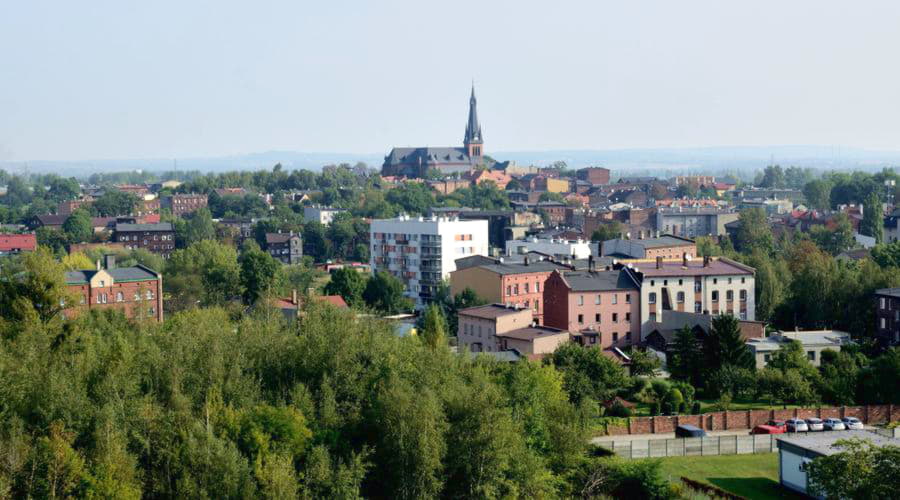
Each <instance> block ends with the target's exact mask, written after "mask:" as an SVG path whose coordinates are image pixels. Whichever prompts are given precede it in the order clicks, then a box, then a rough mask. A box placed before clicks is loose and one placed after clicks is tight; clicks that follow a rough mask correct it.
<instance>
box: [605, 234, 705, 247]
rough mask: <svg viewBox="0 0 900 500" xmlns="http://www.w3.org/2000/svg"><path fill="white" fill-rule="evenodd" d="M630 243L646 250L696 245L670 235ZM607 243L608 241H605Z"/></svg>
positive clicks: (692, 241) (691, 241) (685, 239)
mask: <svg viewBox="0 0 900 500" xmlns="http://www.w3.org/2000/svg"><path fill="white" fill-rule="evenodd" d="M616 240H617V239H612V240H607V241H611V242H612V241H616ZM628 242H629V243H630V244H632V245H637V246H641V247H644V248H663V247H679V246H690V245H695V244H696V243H694V240H689V239H687V238H680V237H678V236H673V235H670V234H665V235H662V236H660V237H659V238H646V239H633V240H628ZM604 243H606V241H604Z"/></svg>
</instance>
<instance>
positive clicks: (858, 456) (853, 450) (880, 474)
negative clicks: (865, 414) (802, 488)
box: [807, 439, 900, 500]
mask: <svg viewBox="0 0 900 500" xmlns="http://www.w3.org/2000/svg"><path fill="white" fill-rule="evenodd" d="M835 445H837V446H839V447H840V448H842V451H841V452H840V453H835V454H832V455H829V456H826V457H819V458H816V459H815V460H813V461H812V462H811V463H810V464H809V469H808V472H807V474H808V476H809V483H810V485H809V486H810V492H811V493H813V494H816V495H819V496H822V497H827V498H854V499H865V500H869V499H871V500H875V499H881V498H894V497H896V496H897V484H896V480H895V479H896V478H897V477H898V474H900V446H896V445H884V446H875V445H873V444H872V443H871V441H868V440H861V439H845V440H840V441H838V442H837V443H835Z"/></svg>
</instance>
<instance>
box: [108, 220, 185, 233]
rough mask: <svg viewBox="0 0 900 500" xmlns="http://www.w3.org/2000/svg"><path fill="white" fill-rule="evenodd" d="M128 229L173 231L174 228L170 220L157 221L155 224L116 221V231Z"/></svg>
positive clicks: (126, 230)
mask: <svg viewBox="0 0 900 500" xmlns="http://www.w3.org/2000/svg"><path fill="white" fill-rule="evenodd" d="M128 231H174V228H173V227H172V223H171V222H159V223H156V224H125V223H116V232H128Z"/></svg>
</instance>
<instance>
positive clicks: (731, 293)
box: [725, 290, 734, 302]
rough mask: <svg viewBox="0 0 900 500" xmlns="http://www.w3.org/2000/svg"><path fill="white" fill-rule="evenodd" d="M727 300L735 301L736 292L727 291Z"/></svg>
mask: <svg viewBox="0 0 900 500" xmlns="http://www.w3.org/2000/svg"><path fill="white" fill-rule="evenodd" d="M725 300H727V301H729V302H731V301H732V300H734V290H727V291H725Z"/></svg>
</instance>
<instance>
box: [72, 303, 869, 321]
mask: <svg viewBox="0 0 900 500" xmlns="http://www.w3.org/2000/svg"><path fill="white" fill-rule="evenodd" d="M81 303H82V304H84V300H82V301H81ZM880 327H881V328H885V321H884V318H881V326H880Z"/></svg>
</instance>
